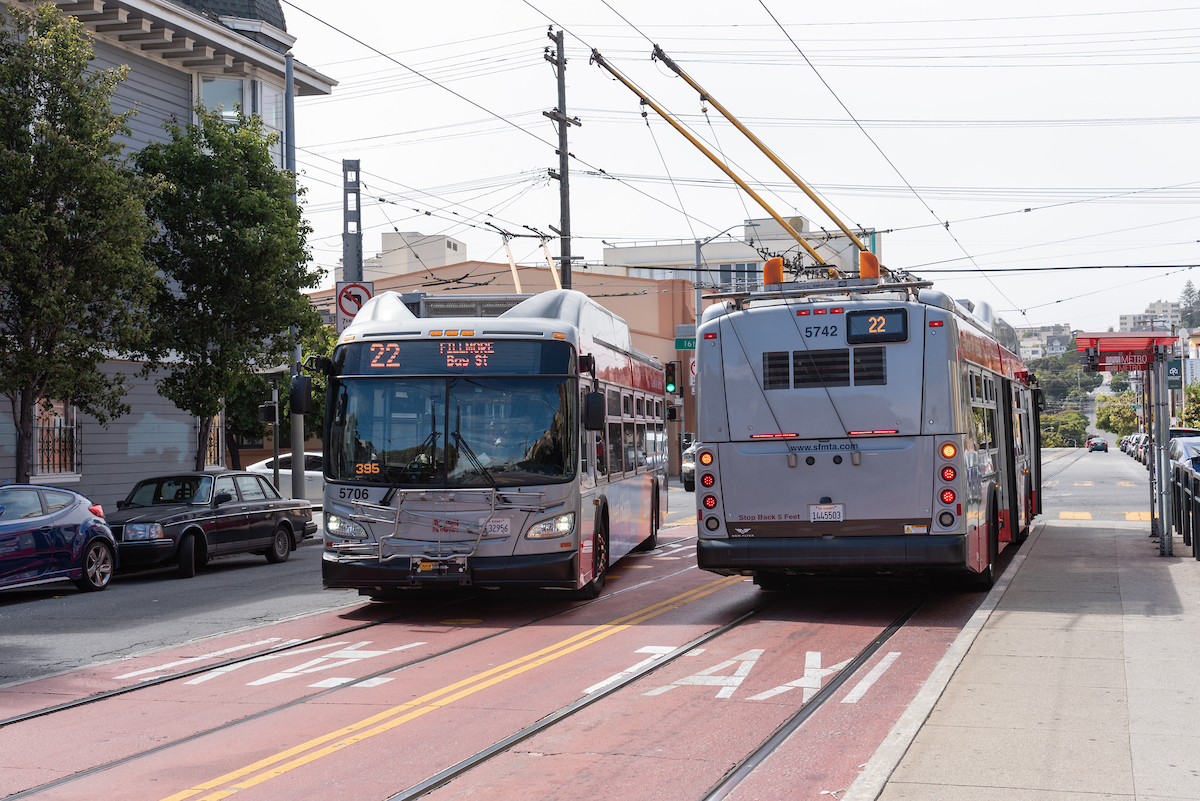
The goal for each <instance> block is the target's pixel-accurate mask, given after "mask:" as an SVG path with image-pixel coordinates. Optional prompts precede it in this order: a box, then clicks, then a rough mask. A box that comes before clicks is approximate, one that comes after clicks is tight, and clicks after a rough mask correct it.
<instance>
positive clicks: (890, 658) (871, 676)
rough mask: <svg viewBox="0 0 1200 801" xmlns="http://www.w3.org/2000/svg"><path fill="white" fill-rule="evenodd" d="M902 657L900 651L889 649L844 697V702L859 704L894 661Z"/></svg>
mask: <svg viewBox="0 0 1200 801" xmlns="http://www.w3.org/2000/svg"><path fill="white" fill-rule="evenodd" d="M899 658H900V651H889V652H888V654H887V656H885V657H884V658H883V659H880V660H879V664H878V665H876V666H875V667H873V668H872V669H871V672H870V673H868V674H867V675H866V676H864V677H863V680H862V681H860V682H859V683H858V684H856V685H854V689H853V690H851V691H850V692H849V693H848V694H847V695H846V697H845V698H843V699H842V703H843V704H857V703H858V702H859V701H860V700H861V699H862V697H863V696H864V695H866V694H867V690H869V689H871V685H873V684H874V683H875V682H877V681H879V678H880V677H881V676H882V675H883V674H884V673H886V672H887V669H888V668H890V667H891V666H892V663H893V662H895V661H896V660H897V659H899Z"/></svg>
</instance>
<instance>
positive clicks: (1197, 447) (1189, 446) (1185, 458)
mask: <svg viewBox="0 0 1200 801" xmlns="http://www.w3.org/2000/svg"><path fill="white" fill-rule="evenodd" d="M1167 456H1168V458H1170V460H1171V461H1172V462H1178V463H1179V464H1190V465H1191V466H1192V467H1193V468H1194V469H1196V470H1200V436H1192V437H1176V438H1175V439H1173V440H1171V441H1170V443H1168V444H1167Z"/></svg>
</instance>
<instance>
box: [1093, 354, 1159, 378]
mask: <svg viewBox="0 0 1200 801" xmlns="http://www.w3.org/2000/svg"><path fill="white" fill-rule="evenodd" d="M1153 363H1154V355H1153V354H1150V353H1128V352H1124V353H1122V352H1116V353H1101V354H1100V370H1101V371H1102V372H1108V373H1128V372H1133V371H1137V370H1147V369H1149V368H1150V365H1152V364H1153Z"/></svg>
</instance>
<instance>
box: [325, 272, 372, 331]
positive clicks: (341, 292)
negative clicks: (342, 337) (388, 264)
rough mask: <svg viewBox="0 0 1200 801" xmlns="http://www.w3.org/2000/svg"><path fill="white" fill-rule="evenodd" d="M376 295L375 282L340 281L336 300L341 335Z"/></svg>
mask: <svg viewBox="0 0 1200 801" xmlns="http://www.w3.org/2000/svg"><path fill="white" fill-rule="evenodd" d="M374 294H375V283H374V282H373V281H358V282H348V281H339V282H338V283H337V284H336V285H335V287H334V300H335V302H336V304H337V332H338V333H339V334H340V333H342V331H344V330H345V329H346V328H347V327H348V326H349V325H350V323H352V322H354V316H355V315H356V314H358V311H359V309H361V308H362V307H363V305H364V304H366V302H367V301H368V300H370V299H371V298H372V297H373V296H374Z"/></svg>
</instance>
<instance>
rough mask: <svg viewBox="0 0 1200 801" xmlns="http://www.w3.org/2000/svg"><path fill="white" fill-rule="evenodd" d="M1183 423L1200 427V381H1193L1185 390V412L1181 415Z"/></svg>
mask: <svg viewBox="0 0 1200 801" xmlns="http://www.w3.org/2000/svg"><path fill="white" fill-rule="evenodd" d="M1179 420H1180V422H1181V423H1183V425H1185V426H1188V427H1189V428H1200V382H1196V381H1193V382H1192V383H1190V384H1188V385H1187V387H1185V388H1184V390H1183V413H1182V414H1181V415H1180V416H1179Z"/></svg>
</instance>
